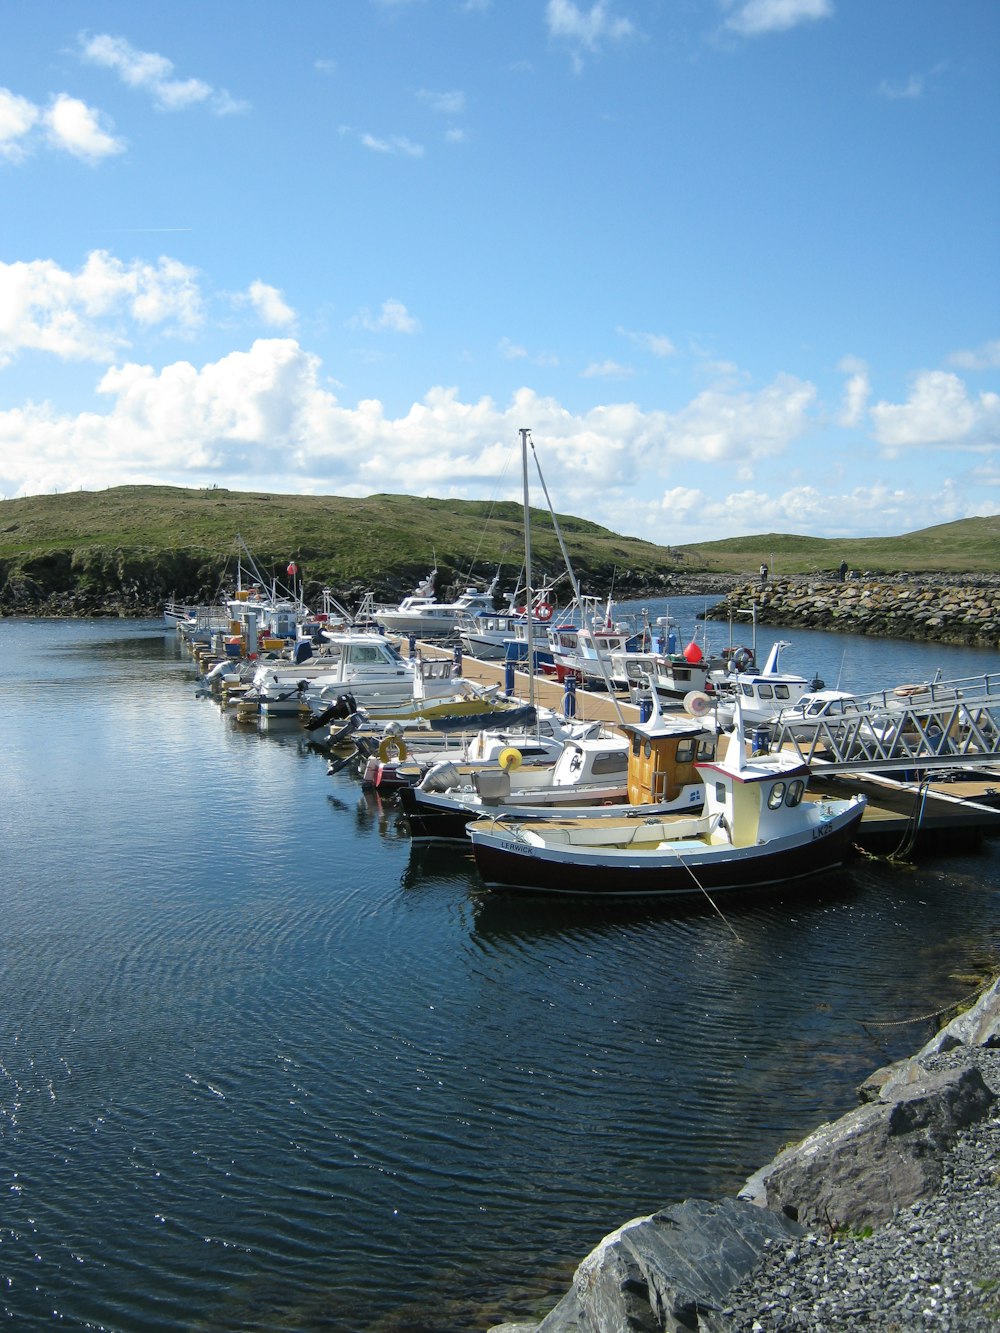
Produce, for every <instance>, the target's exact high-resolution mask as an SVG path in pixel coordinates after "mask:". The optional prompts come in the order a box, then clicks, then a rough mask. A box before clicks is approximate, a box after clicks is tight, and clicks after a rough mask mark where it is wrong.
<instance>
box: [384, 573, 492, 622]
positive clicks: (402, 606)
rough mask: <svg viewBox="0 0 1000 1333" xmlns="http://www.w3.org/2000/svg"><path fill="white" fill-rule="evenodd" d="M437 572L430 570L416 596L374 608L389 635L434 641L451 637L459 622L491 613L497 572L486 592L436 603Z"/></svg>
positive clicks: (471, 591)
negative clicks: (469, 616) (477, 615)
mask: <svg viewBox="0 0 1000 1333" xmlns="http://www.w3.org/2000/svg"><path fill="white" fill-rule="evenodd" d="M436 574H437V570H436V569H432V570H431V572H430V574H428V576H427V578H426V579H425V580H424V582H423V583H422V584H421V585H420V586H419V588H418V589H417V591H416V592H414V593H412V594H411V595H410V596H409V597H404V598H403V600H402V601H401V602H400V603H399V604H398V606H376V607H375V612H374V614H375V618H376V620H377V621H378V623H379V624H380V625H381V626H382V627H383V629H385V631H386V632H387V633H388V634H393V635H398V636H399V637H401V638H409V637H411V636H412V637H414V638H417V639H434V638H442V637H447V636H449V635H452V634H454V633H455V631H456V627H457V625H458V623H459V620H460V619H461V618H462V617H463V616H465V615H468V614H471V613H475V612H479V611H482V612H484V613H489V612H491V611H492V610H493V609H494V598H495V595H496V590H497V585H498V584H499V582H500V570H499V569H498V570H497V572H496V574H495V575H494V577H493V581H492V583H491V584H490V585H489V587H488V588H486V589H485V590H483V589H479V588H471V587H469V588H466V589H465V591H464V592H463V593H462V594H461V595H460V596H459V597H457V598H455V600H454V601H452V602H439V601H437V600H436V599H435V597H434V579H435V576H436Z"/></svg>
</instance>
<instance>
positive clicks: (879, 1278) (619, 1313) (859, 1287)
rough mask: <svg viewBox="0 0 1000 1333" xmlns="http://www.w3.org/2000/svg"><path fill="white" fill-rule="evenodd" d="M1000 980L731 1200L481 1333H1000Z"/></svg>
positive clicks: (643, 1228) (690, 1203) (644, 1229)
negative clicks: (533, 1317)
mask: <svg viewBox="0 0 1000 1333" xmlns="http://www.w3.org/2000/svg"><path fill="white" fill-rule="evenodd" d="M998 1098H1000V980H997V981H996V982H994V984H993V985H992V986H991V987H990V989H989V990H988V991H986V992H985V994H984V995H982V996H981V997H980V999H979V1001H978V1003H977V1004H976V1005H974V1006H973V1008H972V1009H970V1010H968V1011H967V1012H966V1013H965V1014H962V1015H960V1016H959V1017H958V1018H956V1019H954V1020H953V1021H952V1022H951V1023H949V1024H948V1026H947V1027H945V1028H943V1029H942V1030H941V1031H940V1032H939V1033H938V1034H937V1035H936V1036H935V1037H934V1038H933V1039H932V1040H931V1041H930V1042H928V1043H927V1045H926V1046H924V1047H923V1049H922V1050H920V1051H919V1052H918V1053H917V1054H916V1055H915V1056H913V1057H911V1058H910V1059H908V1060H902V1061H900V1062H898V1063H897V1064H895V1065H891V1066H888V1067H887V1068H885V1069H881V1070H878V1071H876V1073H874V1074H873V1075H871V1077H869V1078H868V1079H867V1080H866V1081H865V1083H864V1084H863V1085H862V1086H861V1088H860V1089H859V1099H860V1105H859V1106H858V1107H857V1108H856V1109H855V1110H854V1111H849V1112H848V1113H847V1114H846V1115H844V1116H842V1117H841V1118H840V1119H839V1120H837V1121H834V1122H832V1123H830V1124H825V1125H821V1126H820V1127H819V1128H818V1129H817V1130H815V1131H814V1132H813V1133H812V1134H810V1135H809V1136H808V1137H807V1138H806V1139H804V1140H803V1141H802V1142H801V1143H798V1144H795V1145H793V1146H791V1147H789V1148H786V1149H784V1150H783V1151H782V1152H781V1153H779V1154H778V1156H777V1157H776V1158H775V1159H774V1161H773V1162H771V1163H770V1164H769V1165H768V1166H766V1167H764V1168H763V1169H762V1170H760V1171H758V1172H757V1173H756V1174H755V1175H753V1176H751V1177H750V1179H749V1180H748V1181H747V1182H746V1184H745V1185H744V1187H743V1189H742V1190H741V1191H740V1193H739V1195H738V1196H737V1197H736V1198H730V1199H724V1200H722V1201H721V1202H714V1201H709V1200H705V1199H688V1200H687V1201H686V1202H684V1203H681V1204H675V1205H671V1206H668V1207H666V1208H663V1209H661V1210H660V1211H659V1212H657V1213H653V1214H651V1215H650V1216H647V1217H640V1218H636V1219H634V1220H633V1221H631V1222H627V1223H625V1225H624V1226H622V1227H619V1229H618V1230H617V1231H614V1232H612V1233H611V1234H610V1235H609V1236H606V1237H605V1238H604V1240H603V1241H602V1242H601V1243H600V1245H598V1246H597V1248H596V1249H595V1250H593V1251H592V1253H591V1254H589V1255H588V1256H587V1258H586V1259H584V1261H583V1263H582V1264H580V1266H579V1268H578V1269H577V1271H576V1275H575V1278H574V1282H573V1286H572V1288H571V1289H570V1291H568V1292H567V1293H566V1295H565V1296H564V1297H563V1298H562V1300H561V1301H560V1302H559V1303H558V1305H556V1307H555V1308H554V1309H553V1310H552V1311H551V1312H550V1313H549V1314H548V1315H547V1316H546V1317H545V1318H544V1319H543V1320H542V1322H541V1323H540V1324H539V1323H508V1324H501V1325H495V1326H494V1328H493V1330H491V1333H619V1331H620V1330H624V1329H633V1330H641V1333H848V1331H849V1330H855V1329H860V1328H867V1329H872V1330H878V1333H911V1330H915V1329H935V1330H946V1331H947V1333H996V1330H997V1329H1000V1241H998V1237H1000V1113H998V1106H1000V1101H998Z"/></svg>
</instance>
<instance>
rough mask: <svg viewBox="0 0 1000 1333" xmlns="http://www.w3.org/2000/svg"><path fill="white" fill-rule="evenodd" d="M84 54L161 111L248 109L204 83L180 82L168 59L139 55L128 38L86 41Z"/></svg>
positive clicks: (222, 112) (228, 111) (224, 112)
mask: <svg viewBox="0 0 1000 1333" xmlns="http://www.w3.org/2000/svg"><path fill="white" fill-rule="evenodd" d="M80 51H81V55H82V56H83V59H84V60H86V61H88V62H89V63H90V64H93V65H101V66H102V67H103V68H105V69H111V70H114V72H115V73H116V74H117V75H118V77H119V78H120V79H121V81H122V82H123V83H124V84H125V85H126V86H127V87H129V88H136V89H139V90H140V91H142V92H148V93H149V94H150V96H151V97H152V99H153V105H154V106H156V107H157V108H158V109H159V110H160V111H183V110H186V109H187V108H188V107H191V106H198V105H200V104H202V103H205V104H206V105H208V106H209V107H210V108H211V109H212V110H213V111H214V112H215V113H216V115H220V116H224V115H229V114H231V113H232V112H235V111H243V110H245V109H246V103H244V102H240V101H237V99H235V98H233V97H231V96H230V95H229V93H227V92H226V91H225V90H224V89H219V90H217V89H215V88H213V87H212V86H211V84H208V83H205V81H204V80H203V79H196V78H187V79H178V78H176V77H175V76H174V65H173V62H172V61H171V60H168V59H167V57H166V56H161V55H157V54H156V53H155V52H152V51H139V50H137V49H136V48H135V47H134V46H132V45H131V43H130V42H127V41H126V40H125V38H124V37H112V36H110V35H109V34H108V33H100V34H98V35H97V36H96V37H82V38H81V40H80Z"/></svg>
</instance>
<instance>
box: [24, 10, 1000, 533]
mask: <svg viewBox="0 0 1000 1333" xmlns="http://www.w3.org/2000/svg"><path fill="white" fill-rule="evenodd" d="M998 65H1000V3H998V0H298V2H297V3H296V4H294V5H287V4H277V3H273V2H272V0H267V2H265V0H170V2H169V3H162V2H161V3H153V4H142V5H138V4H135V3H134V0H127V2H126V0H106V2H102V0H44V3H41V4H29V3H25V2H24V0H0V496H2V497H4V498H12V497H15V496H25V495H37V494H48V493H52V492H65V491H73V490H80V489H83V490H100V489H103V488H105V487H108V486H114V485H121V484H130V485H131V484H145V483H149V484H169V485H177V486H186V487H197V488H202V487H209V486H220V487H226V488H229V489H233V490H239V491H253V492H260V491H264V492H277V493H282V494H290V493H291V494H294V493H299V494H315V495H339V496H365V495H371V494H375V493H380V492H390V493H396V494H399V493H405V494H412V495H424V496H427V495H430V496H439V497H446V498H451V497H458V498H461V499H476V500H497V499H512V498H513V499H519V498H520V496H521V458H520V443H519V431H520V430H521V429H522V428H526V429H528V430H529V431H530V432H531V439H532V442H533V444H534V447H535V451H536V455H537V459H538V462H539V464H540V466H541V469H542V473H543V476H544V480H545V483H546V486H547V489H548V492H549V496H550V498H551V502H552V505H553V507H554V508H555V509H556V510H557V511H559V512H561V513H569V514H575V515H578V516H580V517H583V518H587V519H590V520H592V521H594V522H596V523H600V524H603V525H604V526H606V527H609V528H611V529H613V530H614V531H616V532H619V533H622V534H627V535H629V536H635V537H641V538H645V539H647V540H649V541H653V542H657V543H659V544H663V545H685V544H689V543H695V542H703V541H713V540H717V539H720V538H723V537H733V536H743V535H747V534H754V533H771V532H786V533H801V534H805V535H808V536H816V537H829V538H837V537H843V538H847V537H864V536H889V535H896V534H902V533H906V532H912V531H914V530H916V529H919V528H923V527H927V526H930V525H932V524H936V523H943V522H949V521H951V520H954V519H961V518H966V517H970V516H973V515H986V514H996V513H998V512H1000V160H998V159H1000V155H998V150H997V142H998V140H997V125H998V112H1000V71H998ZM532 501H533V503H536V504H544V499H543V497H542V495H541V494H540V491H539V488H538V486H537V483H533V492H532ZM245 535H247V537H248V540H251V541H252V534H245Z"/></svg>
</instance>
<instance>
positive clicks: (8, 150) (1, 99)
mask: <svg viewBox="0 0 1000 1333" xmlns="http://www.w3.org/2000/svg"><path fill="white" fill-rule="evenodd" d="M40 115H41V112H40V111H39V109H38V107H37V106H35V105H34V103H33V102H29V101H28V99H27V98H26V97H19V96H18V95H17V93H12V92H11V91H10V89H9V88H0V158H7V160H8V161H9V162H20V161H22V159H23V158H24V156H25V152H26V150H25V140H26V139H27V137H28V135H29V133H30V132H31V130H32V129H33V128H34V126H35V125H36V123H37V122H38V119H39V117H40Z"/></svg>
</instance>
